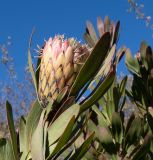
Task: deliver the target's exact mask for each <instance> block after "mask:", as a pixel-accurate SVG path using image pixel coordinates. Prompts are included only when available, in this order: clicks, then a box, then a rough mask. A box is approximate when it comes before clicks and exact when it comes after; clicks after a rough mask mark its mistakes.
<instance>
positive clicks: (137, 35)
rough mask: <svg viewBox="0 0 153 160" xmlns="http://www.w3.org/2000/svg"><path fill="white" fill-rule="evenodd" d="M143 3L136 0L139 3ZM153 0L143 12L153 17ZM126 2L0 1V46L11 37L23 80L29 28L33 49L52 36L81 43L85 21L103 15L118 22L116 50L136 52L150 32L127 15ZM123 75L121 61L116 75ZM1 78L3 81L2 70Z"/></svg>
mask: <svg viewBox="0 0 153 160" xmlns="http://www.w3.org/2000/svg"><path fill="white" fill-rule="evenodd" d="M139 2H140V3H141V2H143V1H142V0H138V3H139ZM152 6H153V1H152V0H147V1H146V2H145V8H144V12H145V13H146V14H147V15H150V16H153V9H152ZM128 7H129V4H128V3H127V0H75V1H72V0H56V1H55V0H54V1H53V0H1V4H0V43H2V42H4V41H5V40H6V39H7V36H11V37H12V42H13V44H12V46H11V47H10V50H9V52H10V54H11V56H12V57H13V58H14V62H15V67H16V70H17V74H18V78H19V79H22V78H23V70H24V67H25V65H26V63H27V48H28V41H29V36H30V33H31V31H32V28H33V27H35V28H36V32H35V35H34V42H33V46H32V48H33V49H34V48H37V47H36V44H39V45H40V46H41V45H42V44H43V41H44V39H48V38H49V37H50V36H54V35H55V34H65V36H66V37H69V36H74V37H76V38H77V39H78V40H82V39H83V38H82V35H83V33H84V31H85V23H86V21H87V20H90V21H91V22H93V23H94V24H95V26H96V18H97V17H98V16H101V17H102V18H104V17H105V15H108V16H110V18H111V19H112V20H113V21H117V20H120V21H121V29H120V40H119V43H118V47H120V46H122V45H126V46H127V47H129V48H131V50H132V52H133V53H134V54H135V52H136V51H137V50H138V49H139V45H140V42H141V41H142V40H146V41H147V42H148V43H149V44H150V45H152V42H153V38H152V37H151V34H152V32H151V31H150V30H149V29H147V28H146V27H145V24H144V22H143V21H141V20H136V18H135V15H134V13H131V14H129V13H128V12H127V9H128ZM121 71H122V72H125V73H127V71H126V68H125V66H124V63H123V62H122V63H121V64H120V66H119V68H118V72H121ZM0 77H2V79H6V78H7V75H6V74H5V72H4V70H3V68H1V69H0Z"/></svg>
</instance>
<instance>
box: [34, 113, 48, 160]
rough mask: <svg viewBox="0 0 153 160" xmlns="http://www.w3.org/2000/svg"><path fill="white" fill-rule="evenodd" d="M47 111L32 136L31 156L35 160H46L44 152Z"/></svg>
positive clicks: (42, 115)
mask: <svg viewBox="0 0 153 160" xmlns="http://www.w3.org/2000/svg"><path fill="white" fill-rule="evenodd" d="M45 112H46V111H45V110H43V112H42V114H41V116H40V120H39V123H38V126H37V128H36V129H35V131H34V133H33V134H32V139H31V155H32V159H33V160H44V159H45V155H44V151H43V149H44V148H43V147H44V137H43V133H44V117H45Z"/></svg>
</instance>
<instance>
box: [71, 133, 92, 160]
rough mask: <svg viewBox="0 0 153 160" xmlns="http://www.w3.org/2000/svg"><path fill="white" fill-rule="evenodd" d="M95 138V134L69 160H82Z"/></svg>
mask: <svg viewBox="0 0 153 160" xmlns="http://www.w3.org/2000/svg"><path fill="white" fill-rule="evenodd" d="M93 137H94V133H92V134H91V135H90V136H89V137H88V138H87V139H86V140H85V141H84V142H83V144H82V145H81V146H80V147H79V148H78V149H77V150H76V152H75V153H74V154H73V155H72V156H71V158H70V159H69V160H74V159H75V160H80V159H81V158H82V157H83V156H84V154H85V153H86V152H87V151H88V149H89V146H90V145H91V141H92V139H93Z"/></svg>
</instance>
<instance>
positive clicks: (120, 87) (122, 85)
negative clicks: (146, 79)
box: [119, 76, 127, 95]
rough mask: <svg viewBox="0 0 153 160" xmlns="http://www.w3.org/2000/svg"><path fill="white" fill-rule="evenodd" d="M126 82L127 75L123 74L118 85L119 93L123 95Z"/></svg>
mask: <svg viewBox="0 0 153 160" xmlns="http://www.w3.org/2000/svg"><path fill="white" fill-rule="evenodd" d="M126 82H127V76H125V77H124V78H123V79H122V81H121V83H120V86H119V90H120V95H123V94H124V92H125V87H126Z"/></svg>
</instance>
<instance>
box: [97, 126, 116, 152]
mask: <svg viewBox="0 0 153 160" xmlns="http://www.w3.org/2000/svg"><path fill="white" fill-rule="evenodd" d="M99 138H100V142H101V144H102V146H103V148H104V149H105V150H106V151H107V152H108V153H109V154H115V153H116V147H115V144H114V142H113V138H112V136H111V134H110V132H109V129H108V128H107V127H101V128H99Z"/></svg>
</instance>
